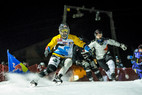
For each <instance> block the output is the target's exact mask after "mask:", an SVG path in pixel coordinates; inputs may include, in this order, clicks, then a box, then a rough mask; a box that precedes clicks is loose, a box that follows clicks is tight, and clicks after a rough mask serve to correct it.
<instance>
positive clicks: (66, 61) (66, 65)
mask: <svg viewBox="0 0 142 95" xmlns="http://www.w3.org/2000/svg"><path fill="white" fill-rule="evenodd" d="M71 66H72V59H69V58H67V59H66V60H65V61H64V67H71Z"/></svg>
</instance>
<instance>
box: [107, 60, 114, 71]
mask: <svg viewBox="0 0 142 95" xmlns="http://www.w3.org/2000/svg"><path fill="white" fill-rule="evenodd" d="M106 64H107V65H108V67H109V70H110V73H114V72H115V64H114V61H113V60H109V61H108V62H107V63H106Z"/></svg>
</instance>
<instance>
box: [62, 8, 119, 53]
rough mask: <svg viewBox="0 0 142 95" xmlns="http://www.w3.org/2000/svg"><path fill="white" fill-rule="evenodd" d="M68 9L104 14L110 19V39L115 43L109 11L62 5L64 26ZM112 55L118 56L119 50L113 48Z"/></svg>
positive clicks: (113, 28)
mask: <svg viewBox="0 0 142 95" xmlns="http://www.w3.org/2000/svg"><path fill="white" fill-rule="evenodd" d="M70 9H75V10H83V11H89V12H90V13H91V12H95V13H96V14H99V13H104V14H106V15H107V16H108V17H109V18H110V30H111V37H112V39H114V40H116V41H117V37H116V33H115V27H114V20H113V15H112V12H111V11H103V10H98V9H95V8H94V7H92V8H90V9H89V8H85V6H82V7H76V6H68V5H64V13H63V20H62V23H64V24H66V21H67V11H69V10H70ZM96 20H97V19H96ZM98 20H99V19H98ZM113 53H114V56H119V50H118V48H116V47H113Z"/></svg>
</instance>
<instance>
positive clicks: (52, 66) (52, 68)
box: [45, 64, 57, 74]
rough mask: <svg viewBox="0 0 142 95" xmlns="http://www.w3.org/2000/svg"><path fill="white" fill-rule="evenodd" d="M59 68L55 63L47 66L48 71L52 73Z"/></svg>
mask: <svg viewBox="0 0 142 95" xmlns="http://www.w3.org/2000/svg"><path fill="white" fill-rule="evenodd" d="M56 70H57V67H56V66H55V65H53V64H49V65H48V66H47V69H46V71H45V72H46V73H48V74H49V73H52V72H54V71H56Z"/></svg>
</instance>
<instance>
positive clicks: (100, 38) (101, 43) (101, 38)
mask: <svg viewBox="0 0 142 95" xmlns="http://www.w3.org/2000/svg"><path fill="white" fill-rule="evenodd" d="M98 34H102V35H103V33H102V31H101V30H100V29H97V30H96V31H95V32H94V36H95V37H96V36H97V35H98ZM96 42H98V43H99V44H100V45H103V42H104V38H103V37H102V36H100V37H99V38H97V37H96Z"/></svg>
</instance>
